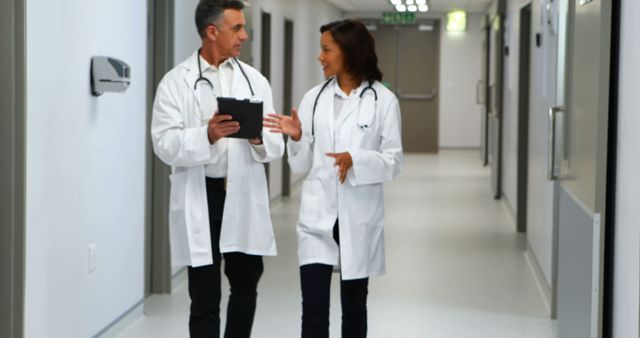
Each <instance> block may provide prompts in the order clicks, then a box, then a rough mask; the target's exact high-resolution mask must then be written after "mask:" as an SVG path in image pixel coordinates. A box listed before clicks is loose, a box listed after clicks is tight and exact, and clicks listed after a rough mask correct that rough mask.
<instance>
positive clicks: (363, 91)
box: [311, 77, 378, 136]
mask: <svg viewBox="0 0 640 338" xmlns="http://www.w3.org/2000/svg"><path fill="white" fill-rule="evenodd" d="M334 79H335V77H332V78H330V79H329V80H327V82H325V83H324V85H323V86H322V88H320V91H319V92H318V95H317V96H316V100H315V102H314V103H313V111H312V113H311V136H315V116H316V108H317V107H318V100H319V99H320V95H321V94H322V92H323V91H324V89H325V88H327V86H328V85H329V83H331V81H333V80H334ZM373 84H374V81H369V84H368V85H367V86H366V87H365V88H364V89H363V90H362V91H361V92H360V95H359V98H360V103H362V97H363V96H364V94H366V92H367V90H371V92H373V95H374V97H375V101H374V110H375V105H377V104H378V92H377V91H376V90H375V88H373ZM371 116H373V114H371ZM370 123H371V121H370V122H369V123H366V122H365V123H361V122H360V108H359V109H358V127H360V129H367V128H369V125H370Z"/></svg>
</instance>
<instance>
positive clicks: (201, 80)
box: [193, 49, 256, 121]
mask: <svg viewBox="0 0 640 338" xmlns="http://www.w3.org/2000/svg"><path fill="white" fill-rule="evenodd" d="M201 50H202V49H198V53H196V60H198V78H197V79H196V82H195V83H194V84H193V90H194V91H195V92H197V91H198V84H199V83H203V84H205V85H207V86H209V87H210V88H211V92H212V93H213V96H214V97H216V98H217V97H218V96H217V95H216V91H215V90H214V87H213V83H211V81H210V80H209V79H207V78H206V77H204V76H202V64H201V62H200V51H201ZM233 61H234V62H235V63H236V65H238V68H240V72H242V75H243V76H244V79H245V80H246V81H247V85H249V90H250V91H251V97H252V98H254V97H255V96H256V94H255V93H254V92H253V86H251V81H249V77H248V76H247V73H245V72H244V68H242V65H241V64H240V62H239V61H238V59H236V58H233ZM198 115H200V114H198ZM198 117H199V118H200V120H202V121H205V119H204V118H203V117H202V116H198Z"/></svg>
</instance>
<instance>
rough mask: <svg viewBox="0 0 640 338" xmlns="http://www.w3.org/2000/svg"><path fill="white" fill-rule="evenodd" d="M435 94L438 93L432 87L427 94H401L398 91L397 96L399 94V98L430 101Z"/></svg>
mask: <svg viewBox="0 0 640 338" xmlns="http://www.w3.org/2000/svg"><path fill="white" fill-rule="evenodd" d="M437 95H438V92H437V91H436V90H435V89H434V90H432V91H431V93H429V94H402V93H399V95H398V96H400V98H401V99H403V100H424V101H431V100H433V99H435V98H436V96H437Z"/></svg>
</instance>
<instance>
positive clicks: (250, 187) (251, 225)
mask: <svg viewBox="0 0 640 338" xmlns="http://www.w3.org/2000/svg"><path fill="white" fill-rule="evenodd" d="M196 55H197V54H196V53H194V54H193V55H191V56H190V57H189V58H188V59H187V60H185V61H184V62H183V63H181V64H180V65H178V66H177V67H175V68H174V69H173V70H171V71H170V72H169V73H167V74H166V75H165V76H164V78H163V79H162V81H161V82H160V85H159V86H158V91H157V94H156V98H155V102H154V105H153V119H152V122H151V138H152V142H153V149H154V151H155V153H156V155H157V156H158V157H159V158H160V159H161V160H162V161H163V162H165V163H166V164H168V165H170V166H171V169H172V175H171V197H170V206H169V209H170V210H169V227H170V245H171V261H172V264H174V265H190V266H193V267H198V266H203V265H209V264H213V259H212V252H211V236H210V230H209V212H208V207H207V194H206V187H205V168H204V166H205V165H206V164H210V163H215V161H216V160H217V158H218V157H219V156H220V155H221V154H222V152H221V151H220V149H219V144H220V143H216V144H214V145H210V144H209V140H208V136H207V126H202V125H201V121H200V120H199V118H198V116H197V115H196V114H195V113H194V112H195V111H196V109H199V105H200V104H201V103H200V102H199V98H198V97H197V95H196V92H195V91H194V83H195V81H196V79H197V78H198V75H199V74H198V64H197V59H196ZM242 66H243V69H244V71H245V72H246V74H247V76H248V77H249V80H250V82H251V86H252V87H253V90H254V91H255V95H256V96H255V97H254V99H257V100H261V101H263V103H264V115H267V114H270V113H273V112H274V110H273V102H272V93H271V87H270V86H269V83H268V81H267V80H266V79H265V78H264V76H262V75H261V74H260V73H259V72H258V71H257V70H255V69H254V68H252V67H251V66H249V65H246V64H244V63H243V64H242ZM235 67H236V68H235V70H234V72H233V74H234V75H233V82H232V83H233V85H232V95H231V96H232V97H235V98H238V99H246V98H251V91H250V90H249V85H248V84H247V82H246V80H245V78H244V76H243V75H242V72H241V71H240V69H238V68H237V65H236V66H235ZM227 141H228V173H227V195H226V200H225V205H224V215H223V218H222V229H221V233H220V252H222V253H224V252H244V253H247V254H252V255H261V256H273V255H276V243H275V238H274V234H273V226H272V224H271V214H270V210H269V196H268V193H267V180H266V176H265V170H264V166H263V163H266V162H269V161H272V160H274V159H276V158H279V157H281V156H282V155H283V153H284V141H283V138H282V136H281V135H279V134H273V133H268V132H266V133H264V135H263V142H264V145H263V146H257V147H254V146H252V145H250V144H249V142H248V141H247V140H243V139H233V138H229V139H227ZM215 254H219V253H215Z"/></svg>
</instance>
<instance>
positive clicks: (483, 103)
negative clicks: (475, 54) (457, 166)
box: [476, 18, 491, 166]
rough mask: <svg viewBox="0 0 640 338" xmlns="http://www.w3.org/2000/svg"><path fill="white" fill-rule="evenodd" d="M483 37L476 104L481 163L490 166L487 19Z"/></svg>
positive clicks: (489, 28)
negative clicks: (478, 110)
mask: <svg viewBox="0 0 640 338" xmlns="http://www.w3.org/2000/svg"><path fill="white" fill-rule="evenodd" d="M483 32H484V34H483V37H482V56H481V58H482V62H481V63H480V64H481V67H482V70H481V74H482V76H481V78H480V80H479V81H478V84H477V86H478V87H477V88H476V103H478V105H480V107H481V109H480V114H481V115H480V116H481V117H480V161H481V162H482V165H483V166H486V165H487V164H489V159H488V156H489V139H488V135H489V132H488V130H487V129H488V128H489V105H488V102H489V100H488V93H489V90H488V87H489V40H490V34H491V26H490V25H489V20H488V18H487V19H486V26H485V27H484V28H483Z"/></svg>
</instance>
